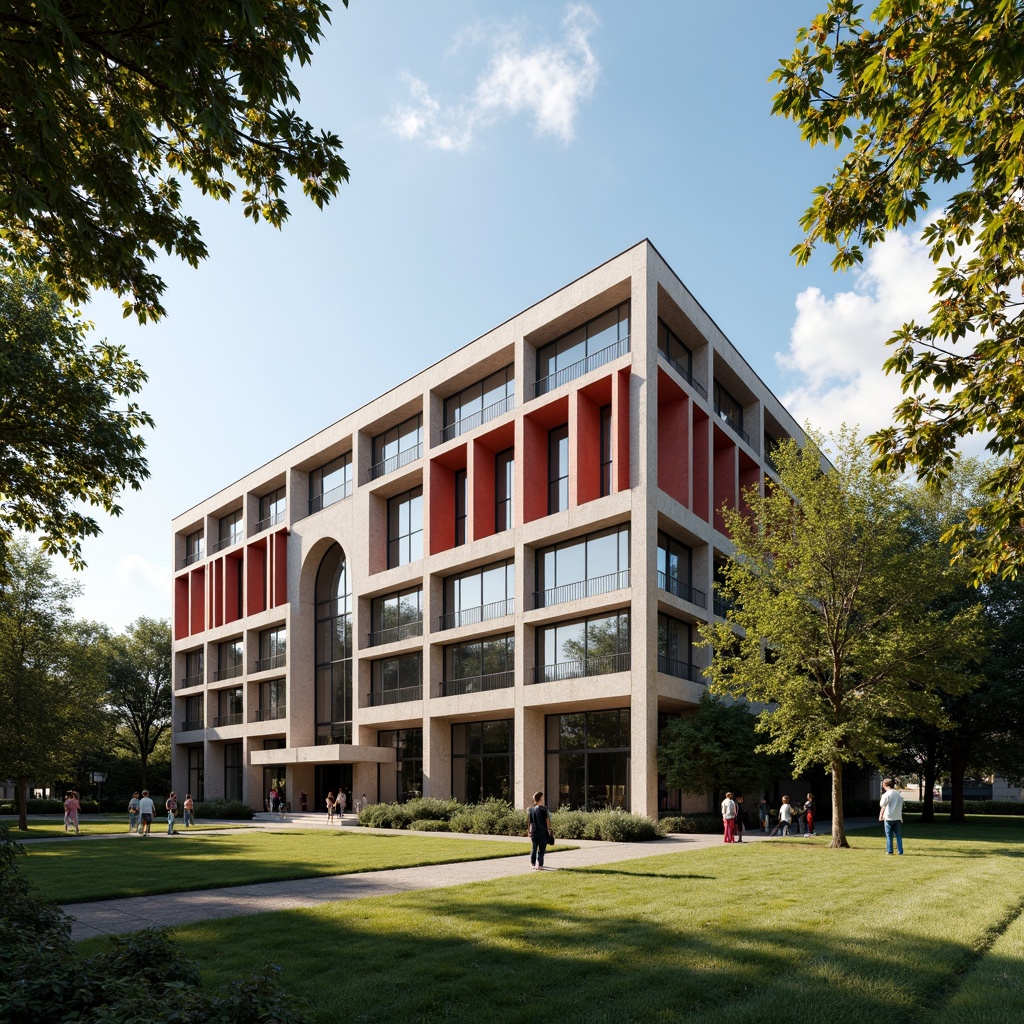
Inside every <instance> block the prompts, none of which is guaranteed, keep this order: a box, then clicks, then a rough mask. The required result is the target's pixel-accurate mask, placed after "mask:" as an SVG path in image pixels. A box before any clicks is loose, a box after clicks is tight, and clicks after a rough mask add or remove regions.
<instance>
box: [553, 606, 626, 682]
mask: <svg viewBox="0 0 1024 1024" xmlns="http://www.w3.org/2000/svg"><path fill="white" fill-rule="evenodd" d="M537 633H538V640H537V657H538V659H540V658H543V659H544V660H543V662H540V661H539V660H538V664H537V669H536V676H535V681H536V682H538V683H548V682H554V681H556V680H560V679H579V678H581V677H583V676H594V675H603V674H605V673H607V672H625V671H628V670H629V667H630V640H629V612H628V611H622V612H613V613H612V614H610V615H596V616H592V617H591V618H588V619H579V620H576V621H573V622H559V623H556V624H554V625H551V626H541V627H539V628H538V630H537Z"/></svg>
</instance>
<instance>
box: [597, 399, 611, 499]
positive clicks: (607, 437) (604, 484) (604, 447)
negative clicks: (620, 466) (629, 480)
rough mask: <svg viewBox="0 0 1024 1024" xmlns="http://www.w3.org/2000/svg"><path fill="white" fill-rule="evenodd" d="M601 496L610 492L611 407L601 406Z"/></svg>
mask: <svg viewBox="0 0 1024 1024" xmlns="http://www.w3.org/2000/svg"><path fill="white" fill-rule="evenodd" d="M600 428H601V497H602V498H603V497H604V496H605V495H607V494H611V493H612V468H613V465H614V460H613V456H612V407H611V406H610V405H603V406H601V423H600Z"/></svg>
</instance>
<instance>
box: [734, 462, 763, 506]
mask: <svg viewBox="0 0 1024 1024" xmlns="http://www.w3.org/2000/svg"><path fill="white" fill-rule="evenodd" d="M739 457H740V493H739V508H740V511H741V512H742V513H743V514H744V515H745V516H749V515H750V503H749V502H748V501H747V499H746V498H745V497H744V494H743V492H744V491H746V490H749V489H750V488H751V487H757V488H759V489H760V483H761V470H760V468H759V467H758V465H757V463H756V462H754V460H753V459H752V458H751V457H750V456H749V455H747V454H746V453H745V452H742V451H741V452H740V453H739Z"/></svg>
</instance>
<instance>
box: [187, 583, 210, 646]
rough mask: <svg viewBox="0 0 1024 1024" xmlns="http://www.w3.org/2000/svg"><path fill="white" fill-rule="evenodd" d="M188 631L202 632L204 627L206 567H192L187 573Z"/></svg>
mask: <svg viewBox="0 0 1024 1024" xmlns="http://www.w3.org/2000/svg"><path fill="white" fill-rule="evenodd" d="M188 603H189V633H190V634H192V633H202V631H203V630H204V629H206V569H205V567H204V568H201V569H193V570H192V572H190V573H189V595H188Z"/></svg>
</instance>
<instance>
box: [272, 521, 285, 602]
mask: <svg viewBox="0 0 1024 1024" xmlns="http://www.w3.org/2000/svg"><path fill="white" fill-rule="evenodd" d="M271 540H272V541H273V543H274V583H273V590H272V591H271V599H270V603H271V605H272V607H274V608H279V607H280V606H281V605H283V604H287V603H288V531H287V530H278V531H277V533H275V534H274V535H273V536H272V537H271Z"/></svg>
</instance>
